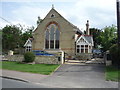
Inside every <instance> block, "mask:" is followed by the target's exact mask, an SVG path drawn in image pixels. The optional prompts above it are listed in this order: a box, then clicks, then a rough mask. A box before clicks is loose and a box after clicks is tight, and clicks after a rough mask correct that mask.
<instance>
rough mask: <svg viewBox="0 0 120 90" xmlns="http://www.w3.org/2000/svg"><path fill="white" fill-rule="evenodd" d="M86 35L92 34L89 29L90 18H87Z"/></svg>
mask: <svg viewBox="0 0 120 90" xmlns="http://www.w3.org/2000/svg"><path fill="white" fill-rule="evenodd" d="M86 35H90V31H89V20H87V23H86Z"/></svg>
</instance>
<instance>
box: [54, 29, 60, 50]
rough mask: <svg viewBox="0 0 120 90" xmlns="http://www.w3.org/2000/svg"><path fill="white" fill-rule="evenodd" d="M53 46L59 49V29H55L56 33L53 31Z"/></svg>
mask: <svg viewBox="0 0 120 90" xmlns="http://www.w3.org/2000/svg"><path fill="white" fill-rule="evenodd" d="M55 34H56V35H55V39H56V40H55V41H56V42H55V48H56V49H59V38H60V31H59V30H58V29H56V33H55Z"/></svg>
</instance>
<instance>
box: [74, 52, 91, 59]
mask: <svg viewBox="0 0 120 90" xmlns="http://www.w3.org/2000/svg"><path fill="white" fill-rule="evenodd" d="M92 55H93V54H92V53H79V54H77V55H76V59H78V60H91V58H92Z"/></svg>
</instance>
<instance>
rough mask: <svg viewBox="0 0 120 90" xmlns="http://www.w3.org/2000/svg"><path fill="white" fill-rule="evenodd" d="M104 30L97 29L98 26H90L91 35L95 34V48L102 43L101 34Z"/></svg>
mask: <svg viewBox="0 0 120 90" xmlns="http://www.w3.org/2000/svg"><path fill="white" fill-rule="evenodd" d="M101 32H102V30H100V29H97V28H90V35H92V36H93V41H94V48H98V46H99V45H100V38H99V36H100V35H101Z"/></svg>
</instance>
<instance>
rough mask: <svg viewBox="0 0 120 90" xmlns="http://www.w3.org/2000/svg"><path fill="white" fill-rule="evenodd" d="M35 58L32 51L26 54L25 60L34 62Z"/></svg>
mask: <svg viewBox="0 0 120 90" xmlns="http://www.w3.org/2000/svg"><path fill="white" fill-rule="evenodd" d="M34 60H35V55H34V53H32V52H27V53H25V54H24V62H27V63H28V62H33V61H34Z"/></svg>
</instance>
